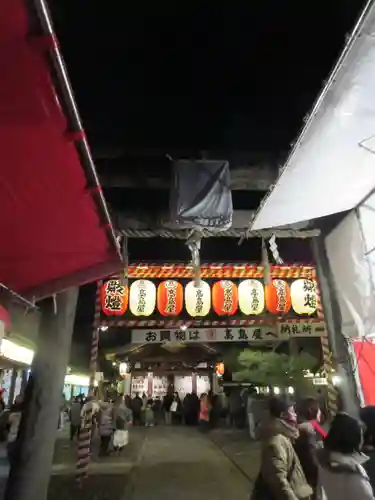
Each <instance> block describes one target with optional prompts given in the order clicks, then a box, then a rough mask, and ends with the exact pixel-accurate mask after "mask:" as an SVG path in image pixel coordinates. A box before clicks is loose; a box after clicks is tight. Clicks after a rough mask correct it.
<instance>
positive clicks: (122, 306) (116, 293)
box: [101, 280, 129, 316]
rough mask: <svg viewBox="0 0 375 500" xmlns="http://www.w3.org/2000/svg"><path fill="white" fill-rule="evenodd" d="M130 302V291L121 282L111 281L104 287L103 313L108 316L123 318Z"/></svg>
mask: <svg viewBox="0 0 375 500" xmlns="http://www.w3.org/2000/svg"><path fill="white" fill-rule="evenodd" d="M128 301H129V289H128V287H127V286H125V285H124V284H122V283H121V281H120V280H109V281H107V282H106V283H104V285H103V286H102V289H101V302H102V311H103V313H104V314H106V315H107V316H122V315H123V314H124V313H125V312H126V310H127V308H128Z"/></svg>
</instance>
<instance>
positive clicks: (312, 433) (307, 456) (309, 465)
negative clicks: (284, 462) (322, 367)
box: [294, 397, 327, 498]
mask: <svg viewBox="0 0 375 500" xmlns="http://www.w3.org/2000/svg"><path fill="white" fill-rule="evenodd" d="M297 415H298V421H299V424H298V430H299V437H298V438H297V439H296V441H295V442H294V449H295V451H296V453H297V455H298V458H299V460H300V462H301V465H302V469H303V472H304V473H305V476H306V479H307V482H308V483H309V485H310V486H311V488H312V489H313V490H314V495H315V496H314V498H319V494H317V486H318V460H317V450H319V449H321V448H323V440H324V439H325V438H326V436H327V434H326V432H325V431H324V430H323V429H322V428H321V427H320V424H319V422H320V416H321V412H320V408H319V403H318V401H317V400H316V399H315V398H312V397H309V398H305V399H304V400H302V401H301V402H300V404H299V405H298V408H297Z"/></svg>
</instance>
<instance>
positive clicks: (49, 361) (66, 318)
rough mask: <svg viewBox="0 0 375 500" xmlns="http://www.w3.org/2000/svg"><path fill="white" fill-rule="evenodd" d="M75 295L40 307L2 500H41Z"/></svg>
mask: <svg viewBox="0 0 375 500" xmlns="http://www.w3.org/2000/svg"><path fill="white" fill-rule="evenodd" d="M77 298H78V289H77V288H74V289H73V288H72V289H69V290H67V291H65V292H62V293H60V294H58V295H56V300H55V304H54V302H53V300H52V299H51V298H50V299H46V300H44V301H43V302H42V303H41V312H42V317H41V324H40V333H39V338H38V342H37V349H36V353H35V356H34V361H33V365H32V371H31V374H30V377H29V381H28V384H27V387H26V392H25V409H24V412H23V415H22V420H21V425H20V430H19V433H18V438H17V443H16V450H15V459H14V463H13V465H12V467H11V470H10V473H9V477H8V481H7V485H6V491H5V496H4V500H46V498H47V490H48V484H49V480H50V474H51V466H52V458H53V452H54V445H55V439H56V433H57V426H58V421H59V413H60V405H61V391H62V388H63V384H64V376H65V373H66V367H67V365H68V360H69V354H70V346H71V340H72V333H73V325H74V318H75V311H76V305H77Z"/></svg>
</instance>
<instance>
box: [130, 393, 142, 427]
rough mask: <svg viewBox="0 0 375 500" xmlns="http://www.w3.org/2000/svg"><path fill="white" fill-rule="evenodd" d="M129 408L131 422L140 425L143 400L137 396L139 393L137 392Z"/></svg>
mask: <svg viewBox="0 0 375 500" xmlns="http://www.w3.org/2000/svg"><path fill="white" fill-rule="evenodd" d="M131 406H132V407H131V409H132V412H133V424H134V425H137V424H138V425H141V424H142V406H143V401H142V398H140V397H139V393H138V392H137V394H136V396H135V398H133V400H132V404H131Z"/></svg>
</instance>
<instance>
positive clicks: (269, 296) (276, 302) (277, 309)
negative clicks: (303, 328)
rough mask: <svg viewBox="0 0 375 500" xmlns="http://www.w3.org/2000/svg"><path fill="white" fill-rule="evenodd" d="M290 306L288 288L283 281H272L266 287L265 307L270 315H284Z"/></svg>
mask: <svg viewBox="0 0 375 500" xmlns="http://www.w3.org/2000/svg"><path fill="white" fill-rule="evenodd" d="M291 305H292V301H291V297H290V288H289V285H288V283H287V282H286V281H284V280H273V281H272V283H271V284H270V285H267V286H266V307H267V309H268V310H269V312H270V313H272V314H278V315H281V314H286V313H288V312H289V311H290V308H291Z"/></svg>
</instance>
